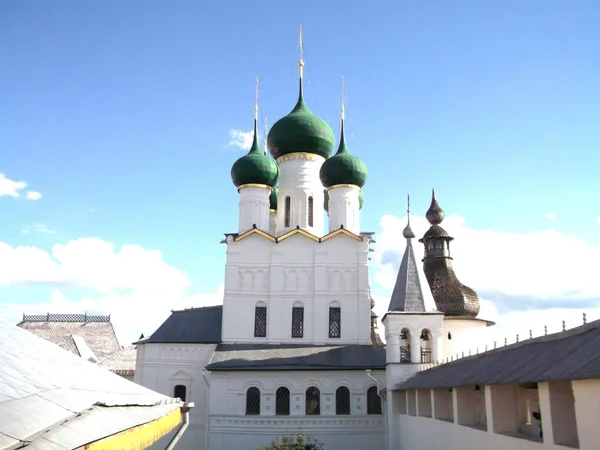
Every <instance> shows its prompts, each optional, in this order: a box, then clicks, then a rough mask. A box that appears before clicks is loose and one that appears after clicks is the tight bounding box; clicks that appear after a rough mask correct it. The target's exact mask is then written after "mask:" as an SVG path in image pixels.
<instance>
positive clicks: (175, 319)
mask: <svg viewBox="0 0 600 450" xmlns="http://www.w3.org/2000/svg"><path fill="white" fill-rule="evenodd" d="M222 319H223V306H222V305H218V306H206V307H204V308H190V309H184V310H180V311H171V315H170V316H169V317H168V318H167V320H165V321H164V322H163V324H162V325H161V326H160V327H158V329H157V330H156V331H155V332H154V333H152V335H151V336H150V337H148V338H147V339H143V340H141V341H139V342H136V344H157V343H161V344H174V343H180V344H184V343H186V344H208V343H219V342H221V322H222Z"/></svg>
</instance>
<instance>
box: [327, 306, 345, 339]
mask: <svg viewBox="0 0 600 450" xmlns="http://www.w3.org/2000/svg"><path fill="white" fill-rule="evenodd" d="M341 322H342V310H341V308H333V307H330V308H329V337H330V338H339V337H341V334H342V333H341V330H342V327H341Z"/></svg>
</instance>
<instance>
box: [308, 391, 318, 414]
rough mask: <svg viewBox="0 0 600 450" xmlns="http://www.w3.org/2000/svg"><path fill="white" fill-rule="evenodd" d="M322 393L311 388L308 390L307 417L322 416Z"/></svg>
mask: <svg viewBox="0 0 600 450" xmlns="http://www.w3.org/2000/svg"><path fill="white" fill-rule="evenodd" d="M320 403H321V393H320V392H319V388H317V387H315V386H311V387H309V388H308V389H307V390H306V415H307V416H318V415H319V414H321V405H320Z"/></svg>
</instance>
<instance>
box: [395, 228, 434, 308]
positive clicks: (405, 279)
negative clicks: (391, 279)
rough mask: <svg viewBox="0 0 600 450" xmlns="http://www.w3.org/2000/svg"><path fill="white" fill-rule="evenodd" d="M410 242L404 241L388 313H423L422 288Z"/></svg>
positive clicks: (408, 240) (409, 240)
mask: <svg viewBox="0 0 600 450" xmlns="http://www.w3.org/2000/svg"><path fill="white" fill-rule="evenodd" d="M411 241H412V240H411V239H407V240H406V249H405V250H404V256H403V257H402V262H401V263H400V269H399V270H398V276H397V278H396V285H395V286H394V290H393V291H392V297H391V299H390V305H389V306H388V311H411V312H421V311H425V300H424V299H423V288H422V287H421V280H420V278H419V269H418V266H417V262H416V260H415V252H414V250H413V247H412V242H411Z"/></svg>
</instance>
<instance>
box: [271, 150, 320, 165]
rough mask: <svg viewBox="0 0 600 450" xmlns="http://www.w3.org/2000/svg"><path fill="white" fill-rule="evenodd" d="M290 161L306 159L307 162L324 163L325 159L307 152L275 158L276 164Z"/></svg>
mask: <svg viewBox="0 0 600 450" xmlns="http://www.w3.org/2000/svg"><path fill="white" fill-rule="evenodd" d="M292 159H307V160H309V161H321V162H324V161H325V158H323V157H322V156H320V155H315V154H314V153H308V152H294V153H288V154H287V155H283V156H280V157H279V158H277V160H276V161H277V164H279V163H282V162H284V161H291V160H292Z"/></svg>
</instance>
